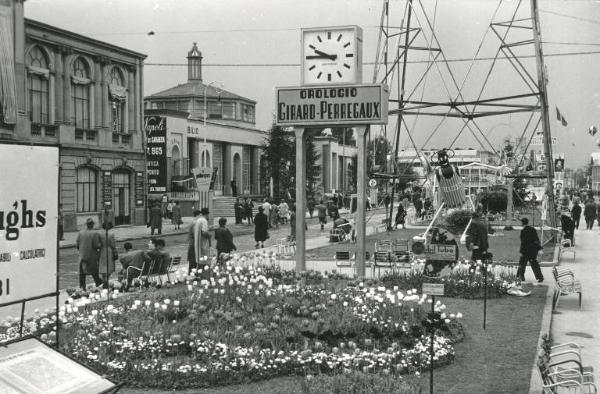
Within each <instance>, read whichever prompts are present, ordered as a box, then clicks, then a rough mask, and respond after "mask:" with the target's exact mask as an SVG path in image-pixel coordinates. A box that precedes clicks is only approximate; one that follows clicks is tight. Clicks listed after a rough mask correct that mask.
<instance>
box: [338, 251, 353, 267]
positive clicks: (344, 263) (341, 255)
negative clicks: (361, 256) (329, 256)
mask: <svg viewBox="0 0 600 394" xmlns="http://www.w3.org/2000/svg"><path fill="white" fill-rule="evenodd" d="M335 265H336V267H340V268H344V267H352V266H353V265H354V261H352V260H350V252H349V251H347V250H336V252H335Z"/></svg>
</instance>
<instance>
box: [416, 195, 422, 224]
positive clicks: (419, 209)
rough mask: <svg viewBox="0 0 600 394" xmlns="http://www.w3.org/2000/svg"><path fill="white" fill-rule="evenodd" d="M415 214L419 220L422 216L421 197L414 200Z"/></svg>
mask: <svg viewBox="0 0 600 394" xmlns="http://www.w3.org/2000/svg"><path fill="white" fill-rule="evenodd" d="M415 213H416V215H417V219H421V218H422V216H423V200H421V197H417V199H416V200H415Z"/></svg>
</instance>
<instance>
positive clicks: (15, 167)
mask: <svg viewBox="0 0 600 394" xmlns="http://www.w3.org/2000/svg"><path fill="white" fill-rule="evenodd" d="M58 165H59V150H58V147H55V146H29V145H27V146H25V145H12V144H6V145H4V144H0V168H2V173H3V179H2V182H3V185H4V186H3V187H0V304H4V303H9V302H14V301H19V300H23V299H29V298H33V297H37V296H41V295H45V294H50V293H54V292H56V275H57V262H56V259H57V249H56V247H57V232H58ZM9 185H10V186H9ZM5 186H6V187H5ZM41 190H43V193H41V192H40V191H41ZM0 375H1V374H0Z"/></svg>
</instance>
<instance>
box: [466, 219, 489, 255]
mask: <svg viewBox="0 0 600 394" xmlns="http://www.w3.org/2000/svg"><path fill="white" fill-rule="evenodd" d="M488 248H489V244H488V232H487V226H486V225H485V223H483V222H482V221H481V216H480V214H479V212H474V213H473V220H472V221H471V225H470V226H469V229H468V230H467V249H468V250H470V251H471V260H472V261H477V260H483V259H484V257H485V255H486V254H487V250H488Z"/></svg>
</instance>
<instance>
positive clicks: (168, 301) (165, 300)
mask: <svg viewBox="0 0 600 394" xmlns="http://www.w3.org/2000/svg"><path fill="white" fill-rule="evenodd" d="M163 302H164V303H165V304H167V305H169V304H170V303H171V300H170V299H168V298H165V299H164V301H163Z"/></svg>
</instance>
